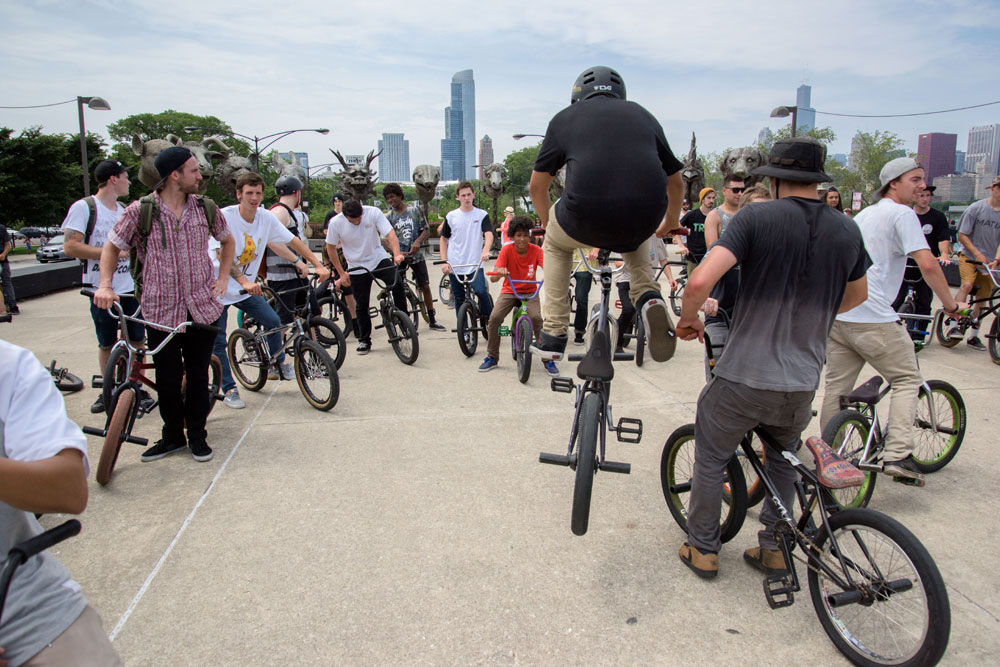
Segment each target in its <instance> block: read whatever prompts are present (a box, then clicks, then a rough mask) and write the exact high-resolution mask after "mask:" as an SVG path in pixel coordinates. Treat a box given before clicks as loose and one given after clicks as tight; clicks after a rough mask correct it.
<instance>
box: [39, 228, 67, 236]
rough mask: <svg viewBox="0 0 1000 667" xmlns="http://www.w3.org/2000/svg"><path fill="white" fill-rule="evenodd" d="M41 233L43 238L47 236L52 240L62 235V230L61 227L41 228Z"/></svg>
mask: <svg viewBox="0 0 1000 667" xmlns="http://www.w3.org/2000/svg"><path fill="white" fill-rule="evenodd" d="M42 233H43V234H45V236H47V237H48V238H50V239H53V238H55V237H57V236H59V235H60V234H62V228H61V227H43V228H42Z"/></svg>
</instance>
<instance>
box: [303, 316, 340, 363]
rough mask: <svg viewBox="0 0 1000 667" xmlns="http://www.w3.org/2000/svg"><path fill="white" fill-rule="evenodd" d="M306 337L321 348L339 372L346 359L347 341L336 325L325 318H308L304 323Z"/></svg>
mask: <svg viewBox="0 0 1000 667" xmlns="http://www.w3.org/2000/svg"><path fill="white" fill-rule="evenodd" d="M306 335H307V336H309V339H310V340H314V341H316V342H317V343H319V344H320V345H322V346H323V348H324V349H325V350H326V351H327V354H329V355H330V358H331V359H333V363H334V364H336V366H337V370H340V367H341V366H343V365H344V359H345V358H346V357H347V339H346V338H345V337H344V332H343V331H341V330H340V327H338V326H337V323H336V322H334V321H333V320H330V319H327V318H325V317H310V318H309V321H308V322H307V323H306Z"/></svg>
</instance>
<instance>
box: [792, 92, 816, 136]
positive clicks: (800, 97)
mask: <svg viewBox="0 0 1000 667" xmlns="http://www.w3.org/2000/svg"><path fill="white" fill-rule="evenodd" d="M811 97H812V87H811V86H807V85H805V84H802V85H801V86H799V89H798V90H797V91H796V93H795V106H797V107H798V111H797V112H796V114H795V134H805V133H806V132H808V131H809V130H811V129H813V128H814V127H816V110H815V109H813V108H812V106H811V102H810V98H811Z"/></svg>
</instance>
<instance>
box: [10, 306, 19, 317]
mask: <svg viewBox="0 0 1000 667" xmlns="http://www.w3.org/2000/svg"><path fill="white" fill-rule="evenodd" d="M7 312H8V313H10V314H11V315H20V314H21V309H20V308H18V307H17V306H11V307H10V308H8V309H7Z"/></svg>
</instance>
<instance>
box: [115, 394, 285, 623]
mask: <svg viewBox="0 0 1000 667" xmlns="http://www.w3.org/2000/svg"><path fill="white" fill-rule="evenodd" d="M278 386H279V385H278V384H277V383H276V384H275V386H274V389H272V390H271V393H270V394H269V395H268V397H267V400H266V401H264V405H262V406H260V409H259V410H258V411H257V414H256V415H254V418H253V419H252V420H250V423H249V424H247V427H246V430H244V431H243V435H241V436H240V439H239V440H237V441H236V446H235V447H233V451H231V452H229V456H227V457H226V460H225V462H224V463H223V464H222V466H221V467H220V468H219V470H218V472H216V473H215V476H214V477H213V478H212V481H211V482H210V483H209V485H208V488H207V489H205V493H203V494H201V497H200V498H199V499H198V502H196V503H195V505H194V508H193V509H192V510H191V513H190V514H188V516H187V518H186V519H184V523H182V524H181V527H180V529H179V530H178V531H177V534H176V535H174V539H173V540H171V541H170V544H169V545H168V546H167V549H166V551H164V552H163V555H162V556H160V560H158V561H157V562H156V565H155V566H154V567H153V570H152V572H150V573H149V576H148V577H146V581H144V582H143V584H142V586H141V587H140V588H139V592H137V593H136V594H135V597H134V598H132V602H130V603H129V606H128V608H127V609H126V610H125V613H124V614H122V617H121V618H120V619H118V624H117V625H115V629H114V630H112V631H111V634H110V635H108V639H109V640H111V641H114V640H115V638H116V637H117V636H118V633H120V632H121V630H122V628H123V627H125V623H127V622H128V619H129V617H131V616H132V612H134V611H135V608H136V607H138V606H139V603H140V602H141V601H142V598H143V597H144V596H145V595H146V591H148V590H149V587H150V586H151V585H152V584H153V580H154V579H156V575H157V574H159V573H160V569H161V568H162V567H163V565H164V563H166V562H167V558H168V557H169V556H170V553H171V552H172V551H173V550H174V547H175V546H176V545H177V543H178V542H179V541H180V539H181V535H183V534H184V531H185V530H187V527H188V526H189V525H190V524H191V521H192V520H194V516H195V514H197V513H198V510H199V509H200V508H201V505H202V503H204V502H205V499H206V498H208V494H210V493H211V492H212V489H214V488H215V483H216V482H218V481H219V478H220V477H222V473H223V472H225V471H226V467H227V466H228V465H229V462H230V461H232V460H233V457H234V456H235V455H236V452H237V451H238V450H239V448H240V445H242V444H243V441H244V440H246V438H247V436H248V435H250V430H251V429H252V428H253V426H254V424H256V423H257V419H258V418H259V417H260V416H261V415H262V414H264V408H266V407H267V404H268V403H270V402H271V399H272V398H273V397H274V394H275V392H276V391H277V390H278Z"/></svg>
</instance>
